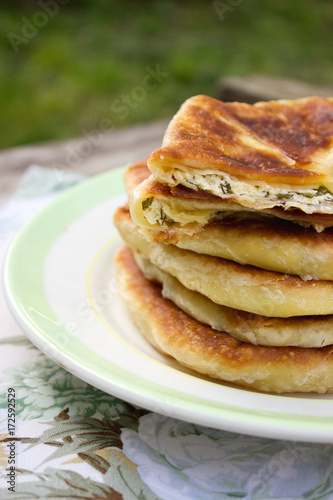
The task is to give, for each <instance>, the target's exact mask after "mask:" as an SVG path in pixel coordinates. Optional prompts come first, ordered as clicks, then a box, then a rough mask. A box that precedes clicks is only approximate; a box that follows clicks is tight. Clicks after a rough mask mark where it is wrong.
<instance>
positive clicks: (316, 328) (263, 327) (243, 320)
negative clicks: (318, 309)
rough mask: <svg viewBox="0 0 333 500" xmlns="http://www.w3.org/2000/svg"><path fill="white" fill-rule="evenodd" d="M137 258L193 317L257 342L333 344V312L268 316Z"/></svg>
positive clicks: (164, 291) (168, 295)
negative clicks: (222, 300) (216, 298)
mask: <svg viewBox="0 0 333 500" xmlns="http://www.w3.org/2000/svg"><path fill="white" fill-rule="evenodd" d="M134 257H135V260H136V262H137V264H138V266H139V268H140V270H141V271H142V273H143V274H144V276H145V277H146V278H147V279H148V280H150V281H156V282H158V283H160V284H161V285H162V295H163V297H166V298H167V299H170V300H172V302H173V303H174V304H176V305H177V306H178V307H179V308H180V309H181V310H182V311H184V312H186V313H187V314H188V315H189V316H191V317H192V318H195V319H196V320H198V321H200V322H202V323H205V324H207V325H209V326H211V327H212V328H214V329H215V330H219V331H223V332H227V333H229V334H230V335H232V336H233V337H235V338H237V339H239V340H243V341H244V342H249V343H250V344H254V345H266V346H298V347H323V346H325V345H332V344H333V315H332V314H330V315H327V316H298V317H293V318H269V317H267V316H259V315H257V314H251V313H248V312H245V311H240V310H237V309H232V308H230V307H226V306H222V305H219V304H216V303H215V302H213V301H212V300H209V299H208V298H207V297H205V296H204V295H202V294H201V293H198V292H194V291H193V290H189V289H188V288H186V287H185V286H184V285H182V284H181V283H180V281H178V280H177V279H176V278H175V277H174V276H172V275H171V274H169V273H166V272H165V271H162V270H161V269H159V268H158V267H156V266H155V265H154V264H152V263H151V262H150V260H149V259H146V258H144V257H143V256H142V255H141V254H138V253H134Z"/></svg>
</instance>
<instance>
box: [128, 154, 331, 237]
mask: <svg viewBox="0 0 333 500" xmlns="http://www.w3.org/2000/svg"><path fill="white" fill-rule="evenodd" d="M124 180H125V185H126V190H127V193H128V195H129V196H131V194H132V193H133V191H134V189H135V188H136V187H137V186H139V185H140V184H141V185H142V188H143V189H144V192H145V193H146V195H147V197H150V196H163V197H165V198H170V199H172V198H177V199H183V200H196V201H203V202H207V201H208V202H212V203H215V202H216V203H220V202H221V198H219V197H218V196H214V195H213V194H211V193H208V192H207V191H195V190H194V189H189V188H187V187H185V186H181V185H180V184H179V185H178V186H174V187H169V186H166V185H164V184H161V183H160V182H158V181H157V180H156V179H155V178H154V177H153V175H151V172H150V170H149V169H148V166H147V160H146V159H145V160H141V161H138V162H137V163H134V164H133V165H131V166H130V167H129V168H128V169H127V170H126V172H125V174H124ZM143 182H144V184H142V183H143ZM223 203H225V204H230V205H232V204H234V203H237V202H236V201H235V200H234V199H233V198H232V197H230V198H227V199H224V200H223ZM237 204H238V203H237ZM238 205H239V204H238ZM243 208H244V210H246V208H245V207H243ZM258 212H260V213H261V214H263V215H265V214H267V215H272V216H275V217H278V218H281V219H284V220H288V221H291V222H296V223H300V224H302V223H304V224H308V225H316V224H317V225H319V226H322V227H324V228H325V227H333V214H317V213H313V214H306V213H305V212H303V211H302V210H299V209H296V208H295V209H289V210H284V209H283V208H280V207H274V208H269V209H264V210H259V211H258ZM156 237H159V238H162V239H163V241H169V240H168V238H167V235H165V234H162V233H160V234H158V235H156ZM159 241H162V240H159ZM172 241H173V240H170V241H169V242H172Z"/></svg>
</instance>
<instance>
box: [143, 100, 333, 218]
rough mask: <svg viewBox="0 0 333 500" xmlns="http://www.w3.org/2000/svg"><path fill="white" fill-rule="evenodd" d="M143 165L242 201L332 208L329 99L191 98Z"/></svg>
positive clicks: (170, 179) (332, 109) (158, 175)
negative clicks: (253, 100) (247, 100)
mask: <svg viewBox="0 0 333 500" xmlns="http://www.w3.org/2000/svg"><path fill="white" fill-rule="evenodd" d="M148 166H149V169H150V170H151V172H152V173H153V175H154V177H155V179H156V180H158V181H160V182H161V183H164V184H167V185H169V186H175V185H178V184H182V185H184V186H187V187H189V188H191V189H195V190H204V191H208V192H210V193H212V194H214V195H216V196H218V197H220V198H230V197H231V198H233V199H234V200H236V201H237V202H238V203H240V204H242V205H244V206H247V207H254V208H256V209H263V208H271V207H274V206H280V207H283V208H298V209H300V210H303V211H304V212H306V213H333V195H332V193H331V190H332V191H333V98H324V97H308V98H304V99H298V100H290V101H287V100H281V101H269V102H259V103H256V104H254V105H250V104H245V103H237V102H235V103H224V102H221V101H218V100H217V99H213V98H211V97H207V96H204V95H199V96H195V97H192V98H190V99H188V100H187V101H186V102H185V103H184V104H183V105H182V106H181V108H180V110H179V111H178V113H177V114H176V115H175V117H174V118H173V119H172V120H171V122H170V124H169V126H168V128H167V131H166V133H165V136H164V140H163V144H162V147H161V148H160V149H157V150H156V151H154V152H153V153H152V154H151V155H150V157H149V159H148Z"/></svg>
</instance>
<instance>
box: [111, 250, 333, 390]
mask: <svg viewBox="0 0 333 500" xmlns="http://www.w3.org/2000/svg"><path fill="white" fill-rule="evenodd" d="M115 266H116V272H117V276H118V279H119V283H120V286H119V290H120V293H121V295H122V297H123V298H124V300H125V301H126V303H127V304H128V307H129V310H130V312H131V314H132V317H133V319H134V321H135V323H136V324H137V326H138V327H139V330H140V331H141V332H142V334H143V335H144V336H145V337H146V338H147V340H148V341H149V342H150V343H151V344H152V345H154V346H155V347H156V348H157V349H159V350H160V351H162V352H163V353H164V354H168V355H170V356H172V357H173V358H175V359H176V360H177V361H178V362H179V363H180V364H182V365H184V366H187V367H189V368H191V369H193V370H196V371H197V372H199V373H201V374H204V375H208V376H209V377H212V378H215V379H219V380H223V381H228V382H233V383H235V384H238V385H239V386H242V387H246V388H249V389H255V390H259V391H270V392H276V393H282V392H319V393H325V392H333V347H331V346H329V347H322V348H320V349H310V348H309V349H306V348H301V347H263V346H254V345H251V344H248V343H244V342H241V341H240V340H237V339H235V338H233V337H231V336H230V335H228V334H227V333H223V332H217V331H216V330H213V329H212V328H210V327H208V326H206V325H204V324H202V323H200V322H198V321H196V320H195V319H192V318H190V317H189V316H188V315H187V314H185V313H184V312H183V311H181V310H180V309H179V308H178V307H177V306H176V305H175V304H173V302H171V301H170V300H168V299H165V298H163V296H162V294H161V289H160V287H159V286H158V285H157V284H154V283H152V282H150V281H149V280H147V279H146V278H144V276H143V274H142V273H141V271H140V270H139V268H138V266H137V265H136V263H135V260H134V258H133V255H132V253H131V251H130V250H129V249H128V248H127V247H122V248H121V249H120V250H119V251H118V253H117V255H116V257H115Z"/></svg>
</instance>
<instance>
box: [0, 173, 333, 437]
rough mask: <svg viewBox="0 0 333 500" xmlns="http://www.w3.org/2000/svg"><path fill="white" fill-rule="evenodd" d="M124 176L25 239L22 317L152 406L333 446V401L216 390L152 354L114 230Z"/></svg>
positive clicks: (13, 283) (68, 365)
mask: <svg viewBox="0 0 333 500" xmlns="http://www.w3.org/2000/svg"><path fill="white" fill-rule="evenodd" d="M122 173H123V169H117V170H114V171H111V172H108V173H106V174H102V175H100V176H97V177H94V178H92V179H90V180H87V181H85V182H83V183H81V184H79V185H78V186H76V187H74V188H72V189H70V190H69V191H67V192H66V193H65V194H63V195H62V196H60V197H59V198H57V199H56V200H55V201H54V202H52V203H51V204H50V205H49V206H48V207H46V208H45V209H44V210H43V211H42V212H40V213H39V214H37V216H35V217H34V218H33V219H32V220H31V222H29V223H28V224H27V225H26V226H24V227H23V228H22V229H21V231H20V232H19V233H18V235H17V236H16V238H15V240H14V242H13V244H12V246H11V248H10V250H9V253H8V256H7V259H6V265H5V275H4V280H5V291H6V296H7V299H8V303H9V306H10V309H11V311H12V314H13V315H14V317H15V319H16V320H17V322H18V323H19V325H20V326H21V327H22V329H23V330H24V331H25V333H26V335H27V336H28V338H29V339H30V340H31V341H32V342H33V343H34V344H35V345H36V346H37V347H38V348H39V349H40V350H41V351H43V352H44V353H45V354H46V355H47V356H49V357H50V358H52V359H53V360H54V361H56V362H57V363H59V364H60V365H61V366H63V367H64V368H65V369H66V370H68V371H69V372H71V373H73V374H74V375H76V376H77V377H79V378H81V379H83V380H85V381H86V382H88V383H90V384H92V385H94V386H96V387H98V388H100V389H102V390H104V391H105V392H107V393H110V394H112V395H114V396H117V397H120V398H122V399H124V400H126V401H129V402H131V403H134V404H137V405H140V406H142V407H144V408H147V409H150V410H153V411H156V412H159V413H163V414H165V415H168V416H172V417H176V418H180V419H183V420H187V421H190V422H194V423H198V424H203V425H207V426H211V427H215V428H219V429H226V430H230V431H235V432H241V433H246V434H252V435H258V436H265V437H272V438H283V439H291V440H303V441H313V442H327V443H333V398H332V395H297V394H295V395H286V396H284V395H271V394H262V393H258V392H253V391H250V390H246V389H240V388H237V387H234V386H232V385H230V384H222V383H216V382H213V381H211V380H208V379H205V378H204V377H200V376H198V375H196V374H195V373H194V372H191V371H188V370H186V369H185V368H183V367H181V366H180V365H179V364H178V363H176V362H175V361H172V360H170V359H169V358H168V357H166V356H163V355H162V354H160V353H159V352H157V351H156V350H155V349H154V348H153V347H151V346H150V345H149V344H148V343H147V342H146V341H145V339H144V338H143V337H142V335H141V334H140V333H139V332H138V330H137V329H136V327H135V326H134V324H133V323H132V321H131V318H130V317H129V314H128V312H127V309H126V306H125V305H124V304H123V302H122V300H121V299H120V298H119V296H118V293H117V282H116V279H115V275H114V270H113V255H114V252H115V251H116V249H117V248H118V246H119V245H120V244H121V240H120V238H119V236H118V234H117V231H116V229H115V227H114V226H113V223H112V215H113V212H114V210H115V208H116V207H117V206H119V205H120V204H122V203H123V202H124V201H125V200H126V196H125V193H124V188H123V183H122Z"/></svg>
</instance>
